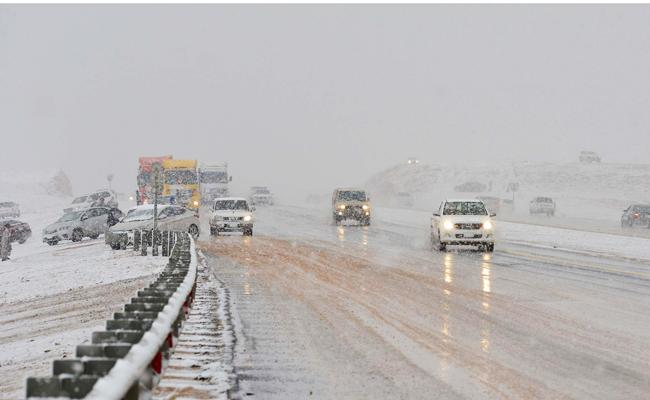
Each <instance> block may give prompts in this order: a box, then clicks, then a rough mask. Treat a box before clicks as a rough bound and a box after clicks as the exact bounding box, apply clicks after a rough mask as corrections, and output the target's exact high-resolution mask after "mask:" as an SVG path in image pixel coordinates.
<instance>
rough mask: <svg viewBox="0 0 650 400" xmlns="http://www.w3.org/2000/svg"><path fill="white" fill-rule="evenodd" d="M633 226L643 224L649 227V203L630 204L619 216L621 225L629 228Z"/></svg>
mask: <svg viewBox="0 0 650 400" xmlns="http://www.w3.org/2000/svg"><path fill="white" fill-rule="evenodd" d="M633 226H644V227H649V228H650V205H647V204H632V205H631V206H629V207H628V208H626V209H625V210H623V215H622V216H621V227H623V228H631V227H633Z"/></svg>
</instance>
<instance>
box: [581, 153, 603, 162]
mask: <svg viewBox="0 0 650 400" xmlns="http://www.w3.org/2000/svg"><path fill="white" fill-rule="evenodd" d="M578 159H579V160H580V162H581V163H583V164H591V163H600V156H599V155H598V154H596V153H595V152H593V151H581V152H580V157H579V158H578Z"/></svg>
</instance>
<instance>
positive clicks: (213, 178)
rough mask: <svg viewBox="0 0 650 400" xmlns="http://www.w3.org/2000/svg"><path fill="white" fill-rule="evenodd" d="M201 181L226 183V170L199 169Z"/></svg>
mask: <svg viewBox="0 0 650 400" xmlns="http://www.w3.org/2000/svg"><path fill="white" fill-rule="evenodd" d="M200 175H201V183H227V182H228V174H227V173H226V171H201V174H200Z"/></svg>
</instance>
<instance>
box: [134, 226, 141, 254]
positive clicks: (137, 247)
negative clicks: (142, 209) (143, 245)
mask: <svg viewBox="0 0 650 400" xmlns="http://www.w3.org/2000/svg"><path fill="white" fill-rule="evenodd" d="M133 250H134V251H138V250H140V231H138V230H136V231H135V232H133Z"/></svg>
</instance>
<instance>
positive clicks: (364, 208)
mask: <svg viewBox="0 0 650 400" xmlns="http://www.w3.org/2000/svg"><path fill="white" fill-rule="evenodd" d="M361 208H363V210H364V211H366V210H368V209H369V208H370V207H368V205H367V204H364V205H362V206H361Z"/></svg>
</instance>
